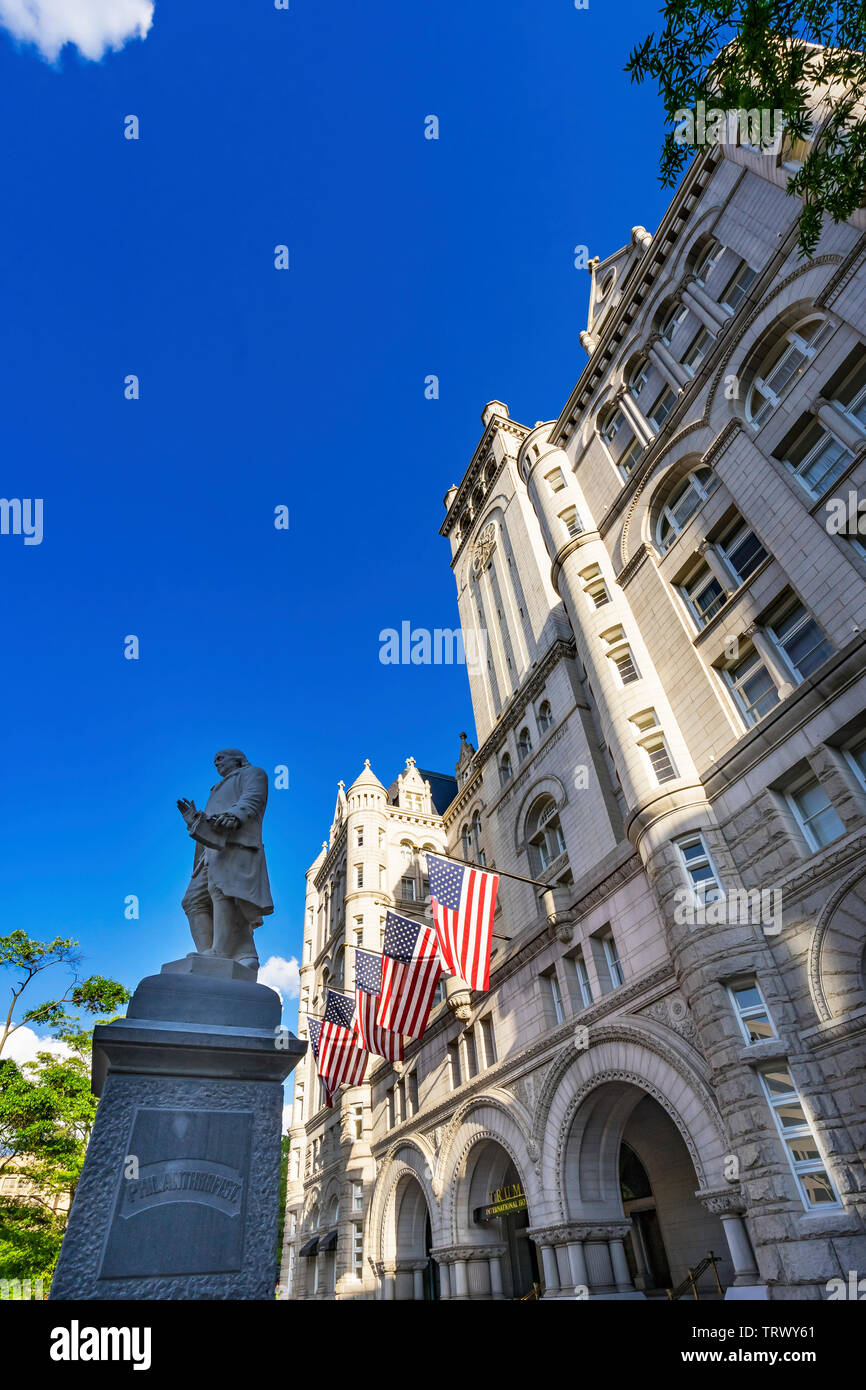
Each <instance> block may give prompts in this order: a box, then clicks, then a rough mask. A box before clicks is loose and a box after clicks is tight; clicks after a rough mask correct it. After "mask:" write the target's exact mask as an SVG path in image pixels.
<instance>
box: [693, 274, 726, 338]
mask: <svg viewBox="0 0 866 1390" xmlns="http://www.w3.org/2000/svg"><path fill="white" fill-rule="evenodd" d="M682 299H683V303H684V304H685V305H686V306H687V307H688V308H689V309H691V311H692V313H693V314H694V315H695V317H696V318H698V319H700V321H701V323H702V324H703V325H704V327H705V328H708V329H709V330H710V332H711V333H712V334H714V335H715V334H718V331H719V329H720V328H726V327H727V325H728V324H729V323H730V322H731V317H730V315H729V314H726V313H725V311H724V309H723V308H722V307H721V305H720V304H716V302H715V300H713V299H710V296H709V295H708V294H707V292H706V290H705V289H704V287H703V285H699V284H698V282H697V280H694V279H692V280H688V281H687V282H686V284H685V285H684V286H683V292H682Z"/></svg>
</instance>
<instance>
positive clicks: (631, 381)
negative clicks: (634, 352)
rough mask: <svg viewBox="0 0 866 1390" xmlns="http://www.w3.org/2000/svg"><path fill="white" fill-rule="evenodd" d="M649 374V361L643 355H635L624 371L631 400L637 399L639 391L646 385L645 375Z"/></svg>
mask: <svg viewBox="0 0 866 1390" xmlns="http://www.w3.org/2000/svg"><path fill="white" fill-rule="evenodd" d="M648 375H649V363H648V361H647V359H646V358H645V357H636V358H635V360H634V361H633V362H632V363H631V365H630V366H629V368H628V371H627V373H626V385H627V387H628V392H629V395H630V396H631V398H632V400H635V401H636V400H638V399H639V397H640V393H641V391H642V390H643V388H644V387H645V386H646V381H647V376H648Z"/></svg>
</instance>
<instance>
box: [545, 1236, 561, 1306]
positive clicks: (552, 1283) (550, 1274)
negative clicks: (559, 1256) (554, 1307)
mask: <svg viewBox="0 0 866 1390" xmlns="http://www.w3.org/2000/svg"><path fill="white" fill-rule="evenodd" d="M541 1263H542V1266H543V1268H544V1296H545V1298H555V1297H556V1295H557V1294H558V1293H559V1270H558V1269H557V1266H556V1254H555V1253H554V1249H553V1246H552V1245H542V1247H541Z"/></svg>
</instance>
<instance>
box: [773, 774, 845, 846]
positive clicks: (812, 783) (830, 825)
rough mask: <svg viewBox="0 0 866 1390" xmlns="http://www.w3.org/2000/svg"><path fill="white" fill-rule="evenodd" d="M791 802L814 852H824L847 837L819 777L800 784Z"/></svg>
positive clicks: (795, 789)
mask: <svg viewBox="0 0 866 1390" xmlns="http://www.w3.org/2000/svg"><path fill="white" fill-rule="evenodd" d="M787 799H788V805H789V806H790V807H791V809H792V811H793V812H794V815H795V816H796V818H797V821H798V823H799V825H800V829H801V830H802V831H803V834H804V835H805V837H806V841H807V843H808V844H809V846H810V847H811V848H812V849H823V848H824V846H825V845H829V844H832V842H833V841H834V840H838V839H839V837H840V835H844V834H845V827H844V825H843V824H842V821H841V820H840V819H839V815H838V813H837V811H836V808H835V806H834V805H833V803H832V801H831V800H830V798H829V796H828V795H827V793H826V792H825V790H824V788H823V787H822V786H821V783H820V782H819V781H818V779H817V777H810V778H808V779H807V780H806V781H803V782H799V783H797V785H796V786H795V787H794V788H792V789H791V791H790V792H789V793H788V798H787Z"/></svg>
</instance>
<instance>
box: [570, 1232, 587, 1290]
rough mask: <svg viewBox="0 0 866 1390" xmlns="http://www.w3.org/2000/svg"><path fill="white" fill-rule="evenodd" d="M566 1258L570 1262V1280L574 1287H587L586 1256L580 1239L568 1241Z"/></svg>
mask: <svg viewBox="0 0 866 1390" xmlns="http://www.w3.org/2000/svg"><path fill="white" fill-rule="evenodd" d="M568 1258H569V1261H570V1262H571V1281H572V1283H573V1284H574V1287H575V1289H588V1288H589V1277H588V1275H587V1272H586V1257H585V1255H584V1253H583V1241H582V1240H570V1241H569V1242H568Z"/></svg>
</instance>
